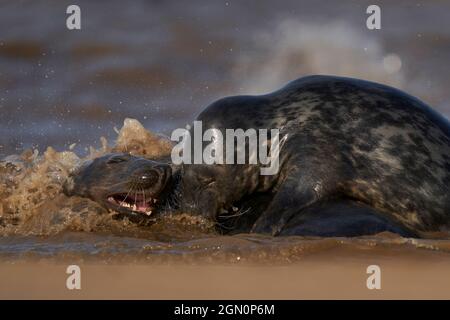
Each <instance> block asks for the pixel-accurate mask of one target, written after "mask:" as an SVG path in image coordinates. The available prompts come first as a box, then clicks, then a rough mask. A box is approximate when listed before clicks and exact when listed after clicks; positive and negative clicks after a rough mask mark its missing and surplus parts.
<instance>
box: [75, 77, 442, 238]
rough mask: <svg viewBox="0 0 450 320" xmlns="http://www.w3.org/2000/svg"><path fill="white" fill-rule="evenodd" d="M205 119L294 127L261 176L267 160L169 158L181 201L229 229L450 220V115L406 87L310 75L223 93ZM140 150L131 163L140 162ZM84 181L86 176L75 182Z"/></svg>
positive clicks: (433, 224)
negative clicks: (262, 89) (267, 89)
mask: <svg viewBox="0 0 450 320" xmlns="http://www.w3.org/2000/svg"><path fill="white" fill-rule="evenodd" d="M197 120H198V121H202V124H203V128H204V130H206V129H208V128H216V129H218V130H220V131H221V132H223V135H224V136H225V130H226V129H238V128H240V129H243V130H247V129H250V128H254V129H271V128H278V129H279V130H280V132H281V134H282V135H283V134H287V139H286V141H285V142H284V145H283V147H282V148H281V150H280V165H279V166H280V170H279V171H278V173H277V174H276V175H271V176H261V175H260V166H258V165H247V164H243V165H227V164H223V165H206V164H186V165H181V166H174V165H171V164H168V163H165V164H164V163H160V162H158V163H157V164H155V165H157V166H159V167H160V166H162V165H165V166H167V167H171V178H170V180H171V181H172V182H171V183H170V184H169V183H165V184H164V186H166V185H170V186H171V187H170V188H171V189H170V190H169V191H167V188H166V187H164V192H165V193H166V194H169V196H168V198H170V199H172V200H171V202H170V203H172V204H175V205H173V206H169V207H170V210H176V211H177V210H178V211H183V212H190V213H193V214H198V215H202V216H204V217H207V218H210V219H212V220H213V221H215V222H216V223H217V225H218V226H219V228H222V229H223V230H228V232H230V233H236V232H256V233H269V234H272V235H294V234H296V235H313V236H357V235H364V234H373V233H377V232H381V231H391V232H396V233H399V234H401V235H404V236H420V235H421V234H422V233H423V232H426V231H438V230H441V229H443V228H446V227H448V225H449V223H450V190H449V188H450V187H449V186H450V124H449V121H448V120H447V119H446V118H444V117H443V116H442V115H440V114H438V113H437V112H435V111H434V110H433V109H432V108H430V107H429V106H427V105H426V104H425V103H423V102H422V101H420V100H418V99H417V98H415V97H412V96H410V95H408V94H406V93H404V92H402V91H400V90H398V89H395V88H392V87H389V86H386V85H382V84H378V83H374V82H369V81H364V80H359V79H352V78H344V77H336V76H308V77H304V78H300V79H298V80H295V81H292V82H290V83H289V84H287V85H286V86H284V87H283V88H281V89H279V90H277V91H275V92H272V93H270V94H266V95H260V96H234V97H226V98H223V99H220V100H218V101H216V102H214V103H212V104H211V105H210V106H208V107H207V108H206V109H205V110H204V111H203V112H202V113H201V114H200V115H199V116H198V117H197ZM129 159H131V160H130V161H128V162H127V161H124V162H121V163H120V165H121V166H125V167H127V168H131V167H133V166H131V165H130V164H132V163H134V161H137V160H132V159H133V158H129ZM99 161H100V160H99ZM140 161H142V160H140ZM150 166H152V165H150ZM85 170H86V169H85ZM88 170H89V169H88ZM90 171H92V170H90ZM129 171H130V172H129V173H130V176H132V170H131V169H130V170H129ZM78 174H80V173H78ZM95 174H96V175H97V176H108V175H109V174H110V172H104V171H101V172H100V173H98V172H96V173H95ZM112 174H114V173H112ZM118 178H119V177H118ZM120 179H123V176H121V178H120ZM98 183H101V179H99V180H98ZM85 187H86V186H85V184H84V181H83V179H78V181H77V183H75V184H73V183H72V188H70V190H69V191H68V192H67V193H68V194H77V191H78V190H81V189H83V188H84V189H86V188H85ZM158 192H159V191H158ZM95 200H98V199H95ZM174 207H175V209H174ZM142 216H143V217H144V216H145V215H142Z"/></svg>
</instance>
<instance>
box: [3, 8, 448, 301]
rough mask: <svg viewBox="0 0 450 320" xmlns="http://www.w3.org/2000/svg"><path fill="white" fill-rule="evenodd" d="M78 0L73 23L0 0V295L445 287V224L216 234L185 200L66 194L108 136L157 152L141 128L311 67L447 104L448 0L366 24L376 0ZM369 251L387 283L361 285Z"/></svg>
mask: <svg viewBox="0 0 450 320" xmlns="http://www.w3.org/2000/svg"><path fill="white" fill-rule="evenodd" d="M77 4H78V5H79V6H80V7H81V9H82V16H83V22H82V24H83V29H82V31H80V32H76V33H73V32H68V31H67V30H66V29H65V25H64V18H65V17H64V13H65V9H66V7H65V6H66V4H65V3H63V2H60V1H50V0H30V1H3V2H0V30H1V31H0V86H1V90H0V159H1V160H2V161H1V162H0V298H12V297H19V298H21V297H28V298H39V297H41V298H55V297H56V298H59V297H65V298H79V297H87V298H95V297H97V298H102V297H110V298H314V297H319V298H355V297H356V298H358V297H362V298H377V297H382V298H395V297H406V298H417V297H421V298H450V289H449V288H450V284H449V282H448V279H450V271H449V270H450V268H449V266H450V253H449V250H450V235H449V234H448V233H446V232H445V231H443V232H441V233H436V234H430V238H429V239H405V238H401V237H398V236H396V235H393V234H386V233H385V234H379V235H374V236H367V237H359V238H352V239H350V238H327V239H320V238H302V237H285V238H271V237H267V236H261V235H248V234H245V235H236V236H221V235H218V234H215V233H214V232H212V231H211V230H210V229H209V228H205V227H204V226H203V224H202V221H199V220H198V219H195V218H193V217H190V216H181V217H178V218H176V219H174V218H171V219H168V220H167V221H164V222H161V223H159V224H157V225H154V226H152V227H151V228H147V229H145V228H139V227H136V226H135V225H133V224H130V223H128V222H126V221H116V220H113V219H112V218H111V216H110V215H109V214H108V213H105V212H104V210H103V209H102V208H100V207H99V206H98V205H96V204H95V203H93V202H91V201H89V200H86V199H80V198H67V197H65V196H64V195H62V194H61V184H62V181H64V179H65V177H66V176H67V174H68V173H69V172H70V171H71V170H73V168H75V167H77V166H78V165H79V164H80V163H82V162H83V161H86V160H88V159H92V158H94V157H96V156H99V155H102V154H104V153H106V152H108V151H110V150H111V149H112V148H117V149H118V150H122V151H131V152H134V153H137V154H143V155H145V156H148V157H152V156H154V155H158V154H161V153H164V152H167V148H168V145H167V141H166V140H165V139H164V138H163V137H161V136H158V135H155V134H154V133H152V132H148V131H147V130H145V129H144V127H145V128H148V129H152V130H154V131H155V132H158V133H159V134H166V135H168V134H170V132H171V130H173V129H175V128H177V127H184V126H185V125H186V123H189V122H190V121H192V119H194V117H195V115H196V114H198V113H199V112H200V111H201V110H202V109H203V108H204V107H205V106H206V105H207V104H209V103H211V102H212V101H214V100H216V99H218V98H220V97H223V96H226V95H236V94H260V93H266V92H269V91H272V90H274V89H276V88H279V87H280V86H281V85H283V84H284V83H286V82H287V81H289V80H292V79H295V78H297V77H299V76H302V75H307V74H319V73H320V74H336V75H342V76H351V77H357V78H364V79H367V80H372V81H377V82H381V83H385V84H388V85H393V86H395V87H398V88H400V89H402V90H405V91H407V92H408V93H411V94H413V95H414V96H417V97H419V98H420V99H422V100H423V101H425V102H426V103H429V104H430V105H432V106H433V107H434V108H435V109H436V110H438V111H440V112H441V113H442V114H443V115H444V116H447V117H448V116H449V115H450V91H449V90H448V83H450V64H449V63H448V57H449V56H450V41H449V39H450V20H449V19H448V12H449V11H450V3H448V2H446V1H440V0H432V1H426V2H423V3H416V2H412V1H405V2H393V1H379V5H380V6H381V8H382V30H380V31H369V30H367V28H365V18H366V15H365V9H366V8H367V6H368V5H370V4H372V2H371V1H358V2H357V3H356V2H355V1H350V0H349V1H346V0H345V1H339V3H333V4H331V3H330V2H329V1H316V0H314V1H312V0H311V1H308V0H284V1H260V0H258V1H256V0H255V1H253V0H252V1H239V2H237V1H207V2H205V1H192V2H190V5H189V6H185V5H180V2H179V1H133V2H132V3H130V4H128V3H127V4H126V5H125V4H124V2H123V1H118V0H112V1H108V6H107V9H105V7H104V3H103V2H101V1H88V0H79V1H77ZM61 13H62V15H61ZM59 16H61V19H58V18H56V17H59ZM398 60H400V61H401V66H400V68H398ZM392 61H397V67H396V66H395V64H394V65H393V64H392ZM127 117H131V118H135V119H138V120H139V121H140V122H141V123H142V124H143V125H144V127H142V126H141V125H140V123H138V122H136V121H133V120H127V121H126V123H125V126H124V127H123V128H122V130H121V131H120V134H119V136H117V133H116V131H117V130H114V128H115V127H117V128H120V127H122V123H123V121H124V119H125V118H127ZM100 137H105V138H100ZM90 146H94V147H90ZM68 264H79V265H80V266H81V267H82V272H83V279H84V280H83V289H82V290H81V291H80V292H73V291H68V290H67V289H66V287H65V279H66V277H67V274H66V273H65V268H66V267H67V265H68ZM371 264H377V265H380V267H381V268H382V272H383V273H382V274H383V275H382V277H383V278H382V279H383V280H382V288H383V289H382V290H381V291H373V290H368V289H367V288H366V286H365V281H366V278H367V274H366V268H367V266H368V265H371Z"/></svg>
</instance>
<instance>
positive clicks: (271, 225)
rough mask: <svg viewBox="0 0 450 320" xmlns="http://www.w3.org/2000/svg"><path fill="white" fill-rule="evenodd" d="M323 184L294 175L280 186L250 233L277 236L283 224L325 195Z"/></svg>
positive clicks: (309, 178) (303, 176)
mask: <svg viewBox="0 0 450 320" xmlns="http://www.w3.org/2000/svg"><path fill="white" fill-rule="evenodd" d="M322 186H323V182H322V181H320V180H314V179H311V177H307V176H305V175H300V174H294V175H291V176H290V177H288V178H287V179H286V180H285V181H283V183H282V184H281V186H280V188H279V190H278V191H277V193H276V195H275V197H274V198H273V199H272V201H271V203H270V204H269V206H268V207H267V209H266V210H265V211H264V212H263V213H262V214H261V215H260V216H259V218H258V219H257V220H256V222H255V223H254V225H253V227H252V229H251V232H254V233H269V234H271V235H274V236H275V235H278V234H279V233H280V231H281V230H282V229H283V227H284V226H285V224H286V223H287V222H288V221H289V220H290V219H291V218H292V217H293V216H294V215H296V214H298V213H299V212H300V211H301V210H302V209H304V208H306V207H308V206H309V205H311V204H313V203H315V202H316V201H318V200H319V199H320V198H321V197H322V196H323V195H324V193H325V190H324V188H323V187H322Z"/></svg>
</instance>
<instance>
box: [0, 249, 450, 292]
mask: <svg viewBox="0 0 450 320" xmlns="http://www.w3.org/2000/svg"><path fill="white" fill-rule="evenodd" d="M69 264H70V263H69V262H67V263H61V262H58V263H55V262H49V261H45V260H41V261H35V260H28V261H27V260H22V261H16V262H14V263H11V262H8V263H5V262H3V263H1V264H0V298H1V299H450V255H448V254H447V253H445V254H444V253H441V252H433V251H422V250H416V251H411V252H405V251H400V252H399V251H391V250H387V251H380V252H376V253H373V252H372V253H370V254H367V253H366V252H358V251H355V250H352V251H348V250H347V251H346V250H343V249H342V248H338V249H336V250H333V252H326V251H325V252H323V253H318V254H314V255H311V256H307V257H305V258H304V259H303V260H302V261H299V262H296V263H292V264H285V265H268V264H262V265H261V264H258V265H255V264H249V263H242V264H240V263H239V262H236V263H234V264H231V263H229V264H152V263H151V262H150V263H138V264H124V263H110V264H109V265H106V264H105V263H95V262H93V261H92V260H91V261H89V262H85V263H78V265H79V266H80V268H81V290H68V289H67V288H66V279H67V277H68V275H67V274H66V268H67V266H68V265H69ZM371 264H377V265H379V266H380V268H381V289H380V290H369V289H367V287H366V281H367V277H368V275H367V274H366V268H367V266H368V265H371Z"/></svg>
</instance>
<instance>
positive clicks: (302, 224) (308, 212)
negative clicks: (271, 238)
mask: <svg viewBox="0 0 450 320" xmlns="http://www.w3.org/2000/svg"><path fill="white" fill-rule="evenodd" d="M383 231H389V232H392V233H396V234H398V235H400V236H402V237H408V238H419V237H420V236H419V235H418V234H417V233H416V232H414V231H412V230H410V229H409V228H407V227H406V226H404V225H402V224H401V223H400V222H397V221H394V220H393V219H392V218H389V217H387V216H386V214H384V213H382V212H379V211H377V210H375V209H374V208H372V207H369V206H368V205H366V204H363V203H361V202H358V201H355V200H351V199H346V200H334V201H324V202H320V203H317V204H314V205H312V206H309V207H308V208H305V209H304V210H302V211H301V213H300V212H299V213H298V214H297V215H295V216H293V217H292V219H291V220H289V221H288V223H287V224H286V225H285V226H284V228H283V229H282V230H281V231H280V233H279V235H282V236H289V235H300V236H319V237H357V236H363V235H372V234H377V233H380V232H383Z"/></svg>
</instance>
